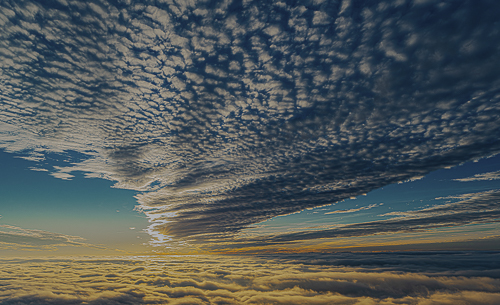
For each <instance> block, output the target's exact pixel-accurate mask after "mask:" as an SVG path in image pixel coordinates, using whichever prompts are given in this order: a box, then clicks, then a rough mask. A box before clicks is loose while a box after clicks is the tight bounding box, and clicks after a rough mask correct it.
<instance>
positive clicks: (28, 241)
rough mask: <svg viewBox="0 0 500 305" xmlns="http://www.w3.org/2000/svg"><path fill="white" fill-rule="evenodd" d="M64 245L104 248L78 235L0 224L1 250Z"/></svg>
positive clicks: (35, 248)
mask: <svg viewBox="0 0 500 305" xmlns="http://www.w3.org/2000/svg"><path fill="white" fill-rule="evenodd" d="M64 246H73V247H90V248H95V249H105V248H104V247H102V246H96V245H92V244H88V243H86V242H85V239H84V238H82V237H79V236H72V235H65V234H59V233H53V232H48V231H43V230H32V229H23V228H19V227H15V226H11V225H0V249H3V250H29V251H39V250H57V249H58V248H59V247H64Z"/></svg>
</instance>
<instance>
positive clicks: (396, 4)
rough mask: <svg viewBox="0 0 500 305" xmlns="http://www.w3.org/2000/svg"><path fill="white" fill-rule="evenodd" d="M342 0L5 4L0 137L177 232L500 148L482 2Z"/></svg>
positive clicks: (487, 11)
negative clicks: (58, 161) (132, 197)
mask: <svg viewBox="0 0 500 305" xmlns="http://www.w3.org/2000/svg"><path fill="white" fill-rule="evenodd" d="M420 2H422V1H420ZM349 3H350V2H348V1H343V2H339V1H330V2H324V3H321V2H319V1H312V2H309V1H307V2H304V3H301V5H298V4H296V3H295V2H293V1H284V2H269V1H236V0H235V1H232V2H227V3H225V4H222V3H218V2H214V1H175V2H157V1H145V2H144V1H142V2H140V3H138V2H137V3H136V2H135V1H130V4H125V3H122V2H120V1H104V0H100V1H94V2H81V1H67V2H64V1H63V2H43V3H42V2H33V1H28V0H24V1H4V2H2V4H1V8H2V9H1V13H0V20H1V22H0V24H1V30H2V31H0V33H1V34H0V38H1V39H0V41H1V42H0V58H1V60H0V69H1V71H2V73H1V74H0V83H1V84H2V85H1V86H2V93H1V96H0V101H1V103H0V110H1V112H0V124H1V125H0V147H2V148H3V149H5V150H6V151H8V152H13V153H17V154H25V155H24V157H25V158H32V159H33V160H41V158H43V157H44V156H46V155H48V154H50V153H69V152H77V153H79V154H81V155H82V158H81V160H77V161H75V162H71V163H69V164H67V166H59V167H58V168H54V170H53V172H52V175H54V176H56V177H60V178H70V175H71V172H72V171H83V172H86V173H87V176H89V177H101V178H104V179H110V180H114V181H116V185H115V187H120V188H127V189H134V190H138V191H141V192H142V193H141V194H139V195H138V196H137V199H138V202H139V204H140V205H142V207H143V210H144V211H145V213H146V214H148V215H150V218H151V219H152V220H153V221H154V226H153V227H152V228H151V229H152V230H156V231H157V232H168V234H170V235H171V236H172V237H174V238H177V239H190V238H198V239H202V238H203V235H204V234H209V235H210V236H214V235H217V234H219V235H227V234H234V233H237V232H238V231H239V230H241V229H243V228H245V227H247V226H248V225H251V224H254V223H257V222H260V221H263V220H265V219H269V218H271V217H274V216H277V215H284V214H289V213H293V212H296V211H300V210H302V209H305V208H310V207H316V206H321V205H325V204H331V203H333V202H336V201H339V200H342V199H344V198H349V197H352V196H356V195H360V194H363V193H367V192H368V191H370V190H373V189H376V188H379V187H382V186H384V185H387V184H390V183H395V182H398V181H404V180H408V179H411V178H412V177H415V176H422V175H425V174H426V173H428V172H430V171H432V170H436V169H439V168H443V167H446V166H453V165H457V164H460V163H462V162H465V161H467V160H471V159H477V158H481V157H485V156H489V155H493V154H497V153H498V152H500V141H499V140H498V137H497V135H498V134H499V131H500V123H499V122H498V120H497V119H496V117H497V116H498V114H499V111H500V104H499V99H498V97H499V95H498V93H499V92H498V90H499V85H500V78H499V76H498V70H499V68H500V61H499V60H498V52H499V51H498V50H499V48H498V41H500V31H499V29H498V26H496V25H497V23H496V21H497V15H498V12H500V5H499V4H498V3H497V2H496V1H488V0H481V1H461V2H460V3H458V2H443V3H435V2H426V3H420V4H419V5H416V4H417V2H416V1H413V2H412V1H388V2H387V3H385V4H380V3H379V1H365V2H363V4H356V3H352V4H349ZM413 4H415V5H413ZM479 16H480V17H479ZM161 214H164V215H169V216H168V217H167V216H163V217H156V218H155V217H154V215H161ZM490 214H491V213H490ZM484 217H490V216H487V215H485V216H484ZM491 217H493V216H491ZM167 220H168V221H170V222H168V223H166V221H167ZM389 225H390V226H391V228H396V227H397V228H399V227H400V226H402V225H403V220H401V223H392V224H386V226H389ZM409 225H411V223H409ZM387 230H393V229H390V228H388V229H387ZM394 230H395V229H394ZM356 232H358V231H356Z"/></svg>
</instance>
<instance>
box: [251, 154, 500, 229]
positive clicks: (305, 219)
mask: <svg viewBox="0 0 500 305" xmlns="http://www.w3.org/2000/svg"><path fill="white" fill-rule="evenodd" d="M495 171H500V155H496V156H492V157H489V158H483V159H480V160H477V161H470V162H466V163H464V164H461V165H458V166H455V167H452V168H449V169H440V170H436V171H433V172H431V173H429V174H427V175H426V176H425V177H423V178H422V179H418V180H412V181H407V182H402V183H396V184H390V185H387V186H384V187H382V188H379V189H376V190H373V191H371V192H369V193H367V194H366V195H365V196H358V197H357V198H353V199H346V200H343V201H340V202H337V203H333V202H332V205H329V206H323V207H318V208H313V209H307V210H303V211H301V212H299V213H295V214H291V215H286V216H280V217H275V218H272V219H269V220H267V221H265V222H262V223H260V224H257V225H256V226H254V227H252V228H250V229H249V231H251V232H255V233H258V234H261V233H283V232H286V231H297V230H321V229H324V228H327V227H331V226H334V225H348V224H355V223H362V222H369V221H377V220H384V219H388V218H390V217H389V216H386V215H384V214H387V213H391V212H406V211H412V210H420V209H423V208H427V207H431V206H434V205H440V204H444V203H446V202H448V201H449V199H447V198H446V197H448V196H458V195H461V194H467V193H477V192H485V191H490V190H494V189H500V180H483V181H470V182H460V181H457V180H455V179H462V178H467V177H472V176H474V175H476V174H483V173H487V172H495Z"/></svg>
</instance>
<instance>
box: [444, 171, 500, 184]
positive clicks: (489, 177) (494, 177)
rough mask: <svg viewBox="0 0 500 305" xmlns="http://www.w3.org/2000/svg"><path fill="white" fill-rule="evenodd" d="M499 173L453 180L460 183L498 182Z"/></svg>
mask: <svg viewBox="0 0 500 305" xmlns="http://www.w3.org/2000/svg"><path fill="white" fill-rule="evenodd" d="M499 179H500V171H496V172H489V173H484V174H476V175H474V176H472V177H467V178H459V179H453V180H455V181H460V182H471V181H489V180H499Z"/></svg>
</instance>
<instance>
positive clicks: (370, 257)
mask: <svg viewBox="0 0 500 305" xmlns="http://www.w3.org/2000/svg"><path fill="white" fill-rule="evenodd" d="M471 256H473V257H474V258H475V260H472V257H471ZM380 258H382V259H384V260H385V261H378V262H377V260H379V259H380ZM321 259H323V261H320V260H321ZM324 259H327V260H328V258H325V256H324V255H323V256H322V255H307V256H304V255H302V256H289V257H287V258H281V259H280V258H278V257H273V256H263V257H261V258H247V257H231V256H172V257H171V256H167V257H119V258H107V259H106V258H102V259H88V258H86V259H85V258H75V259H45V260H43V259H36V260H20V259H14V260H7V259H3V260H2V261H1V263H2V269H1V270H0V274H1V275H2V276H1V277H0V283H1V284H2V285H6V286H7V288H8V289H6V290H2V291H0V297H1V298H2V300H3V302H4V303H5V304H30V303H44V304H164V303H166V302H168V304H304V303H307V304H366V303H368V304H425V303H429V304H432V303H434V304H435V303H440V304H452V303H453V302H455V303H460V302H462V303H465V304H467V303H469V304H496V302H498V300H499V298H500V282H499V281H500V280H499V279H498V278H493V277H488V276H484V275H483V276H477V275H475V276H474V275H468V272H471V271H472V272H478V271H481V270H484V271H486V270H489V269H491V268H492V267H493V268H495V267H498V254H491V253H463V254H461V253H445V254H440V253H433V254H431V253H428V254H426V255H422V254H412V253H402V254H398V253H395V254H390V253H387V254H375V255H374V254H346V253H344V254H336V255H332V256H329V259H330V261H329V262H328V261H325V260H324ZM432 259H435V260H437V261H444V262H446V264H448V268H443V267H441V268H439V265H438V264H432V262H433V260H432ZM340 260H343V263H342V262H341V261H340ZM358 260H362V261H363V262H364V263H365V265H364V266H363V267H359V266H356V267H355V266H350V265H349V263H347V262H349V261H351V262H356V261H358ZM334 261H336V262H337V263H338V262H340V264H333V262H334ZM468 261H471V262H472V264H471V265H469V264H463V263H467V262H468ZM311 262H313V263H311ZM450 262H455V265H454V267H452V268H449V267H450V266H449V264H450ZM407 265H409V266H411V265H413V266H415V265H419V267H420V269H419V271H418V272H408V271H406V270H405V268H406V266H407ZM384 268H385V269H384ZM389 268H393V269H392V270H387V269H389ZM436 268H437V269H440V270H441V272H440V273H438V272H436V271H437V269H436ZM136 269H141V270H140V272H133V271H134V270H136ZM61 271H62V272H61ZM13 274H23V276H22V278H16V277H14V276H12V275H13ZM457 274H462V275H457ZM476 274H477V273H476ZM40 275H43V277H42V278H40Z"/></svg>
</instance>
